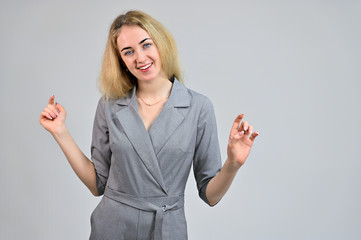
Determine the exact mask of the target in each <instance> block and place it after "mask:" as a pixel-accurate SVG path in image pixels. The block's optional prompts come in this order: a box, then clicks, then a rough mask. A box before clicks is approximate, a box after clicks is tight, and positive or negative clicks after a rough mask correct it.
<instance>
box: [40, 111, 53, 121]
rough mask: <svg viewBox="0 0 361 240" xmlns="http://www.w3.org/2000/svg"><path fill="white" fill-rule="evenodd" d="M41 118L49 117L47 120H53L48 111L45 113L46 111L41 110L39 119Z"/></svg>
mask: <svg viewBox="0 0 361 240" xmlns="http://www.w3.org/2000/svg"><path fill="white" fill-rule="evenodd" d="M42 118H47V119H49V120H53V118H52V117H51V116H50V114H49V113H47V112H41V114H40V119H42Z"/></svg>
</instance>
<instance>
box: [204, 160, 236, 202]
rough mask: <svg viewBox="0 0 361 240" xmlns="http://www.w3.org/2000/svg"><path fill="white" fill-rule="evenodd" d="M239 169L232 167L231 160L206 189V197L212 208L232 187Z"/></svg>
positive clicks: (227, 161)
mask: <svg viewBox="0 0 361 240" xmlns="http://www.w3.org/2000/svg"><path fill="white" fill-rule="evenodd" d="M238 169H239V167H236V166H232V165H231V164H230V161H229V159H227V160H226V162H225V163H224V165H223V167H222V169H221V171H220V172H219V173H218V174H217V175H216V176H215V177H214V178H212V179H211V180H210V181H209V183H208V186H207V189H206V196H207V199H208V202H209V204H210V205H211V206H213V205H215V204H216V203H218V202H219V201H220V200H221V199H222V197H223V196H224V195H225V194H226V192H227V191H228V189H229V187H230V186H231V184H232V182H233V179H234V177H235V176H236V174H237V172H238Z"/></svg>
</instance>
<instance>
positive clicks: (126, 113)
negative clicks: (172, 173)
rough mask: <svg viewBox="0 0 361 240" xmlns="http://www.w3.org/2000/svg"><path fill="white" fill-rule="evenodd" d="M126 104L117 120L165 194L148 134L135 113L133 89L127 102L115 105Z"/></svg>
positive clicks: (136, 105)
mask: <svg viewBox="0 0 361 240" xmlns="http://www.w3.org/2000/svg"><path fill="white" fill-rule="evenodd" d="M126 103H129V104H128V107H124V108H123V109H121V110H120V111H118V112H117V113H116V115H117V117H118V120H119V122H120V124H121V125H122V126H123V129H124V131H125V134H126V135H127V137H128V139H129V141H130V142H131V144H132V145H133V147H134V149H135V151H136V152H137V154H138V156H139V157H140V159H141V160H142V162H143V163H144V165H145V166H146V168H147V169H148V171H149V172H150V173H151V174H152V176H153V178H154V179H155V180H156V181H157V182H158V184H159V185H160V186H161V188H162V189H163V191H164V192H165V193H167V190H166V187H165V184H164V180H163V176H162V173H161V171H160V168H159V164H158V160H157V157H156V155H155V153H154V149H153V145H152V143H151V140H150V137H149V134H148V133H147V130H146V129H145V127H144V124H143V122H142V119H141V118H140V117H139V114H138V112H137V109H138V103H137V98H136V96H135V89H134V90H133V94H132V97H131V98H130V99H129V101H124V100H123V101H122V102H118V103H117V104H119V105H123V104H126Z"/></svg>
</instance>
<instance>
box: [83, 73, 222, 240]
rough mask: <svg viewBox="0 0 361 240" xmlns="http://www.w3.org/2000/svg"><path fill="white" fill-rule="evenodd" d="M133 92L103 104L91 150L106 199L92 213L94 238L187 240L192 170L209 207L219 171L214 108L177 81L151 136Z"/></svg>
mask: <svg viewBox="0 0 361 240" xmlns="http://www.w3.org/2000/svg"><path fill="white" fill-rule="evenodd" d="M135 91H136V89H135V88H134V89H133V90H132V91H130V92H129V94H128V96H127V97H124V98H120V99H117V100H104V99H103V98H102V99H100V100H99V103H98V107H97V111H96V115H95V120H94V129H93V140H92V147H91V153H92V161H93V163H94V166H95V169H96V173H97V188H98V191H99V193H100V194H104V196H103V198H102V200H101V201H100V203H99V204H98V206H97V207H96V208H95V210H94V211H93V213H92V216H91V227H92V228H91V229H92V230H91V235H90V239H103V240H104V239H112V240H114V239H124V240H131V239H134V240H135V239H137V240H143V239H144V240H150V239H153V240H162V239H163V240H177V239H179V240H185V239H187V224H186V220H185V215H184V206H183V205H184V189H185V186H186V181H187V179H188V175H189V172H190V169H191V166H192V164H193V169H194V175H195V179H196V182H197V188H198V190H199V195H200V197H201V198H202V199H203V200H204V201H205V202H206V203H208V201H207V198H206V196H205V190H206V187H207V184H208V182H209V180H210V179H211V178H212V177H214V176H215V175H216V174H217V173H218V172H219V170H220V168H221V157H220V150H219V143H218V136H217V127H216V120H215V116H214V111H213V106H212V103H211V102H210V101H209V99H208V98H207V97H205V96H203V95H201V94H198V93H196V92H194V91H192V90H190V89H187V88H186V87H185V86H183V85H182V84H181V83H179V82H178V81H177V80H176V79H175V80H174V83H173V87H172V90H171V95H170V97H169V99H168V101H167V102H166V104H165V106H164V107H163V110H162V111H161V113H160V114H159V116H158V117H157V119H156V120H155V121H154V123H153V125H152V126H151V128H150V129H149V131H147V130H146V129H145V127H144V124H143V122H142V119H141V118H140V116H139V115H138V103H137V98H136V95H135Z"/></svg>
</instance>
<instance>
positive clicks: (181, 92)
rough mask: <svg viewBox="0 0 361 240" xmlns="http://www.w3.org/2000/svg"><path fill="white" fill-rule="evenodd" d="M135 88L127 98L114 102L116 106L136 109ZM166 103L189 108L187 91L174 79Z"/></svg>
mask: <svg viewBox="0 0 361 240" xmlns="http://www.w3.org/2000/svg"><path fill="white" fill-rule="evenodd" d="M136 91H137V88H136V87H133V89H131V90H130V91H129V92H128V94H127V96H125V97H123V98H119V99H118V100H116V104H118V105H123V106H128V105H132V106H133V107H135V108H137V107H136V106H137V105H138V103H137V96H136V94H135V93H136ZM168 101H169V102H170V103H171V104H172V105H173V106H174V107H189V106H190V95H189V93H188V89H187V88H186V87H185V86H184V85H183V84H182V83H180V82H179V81H178V80H177V79H174V82H173V86H172V89H171V92H170V96H169V99H168Z"/></svg>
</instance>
